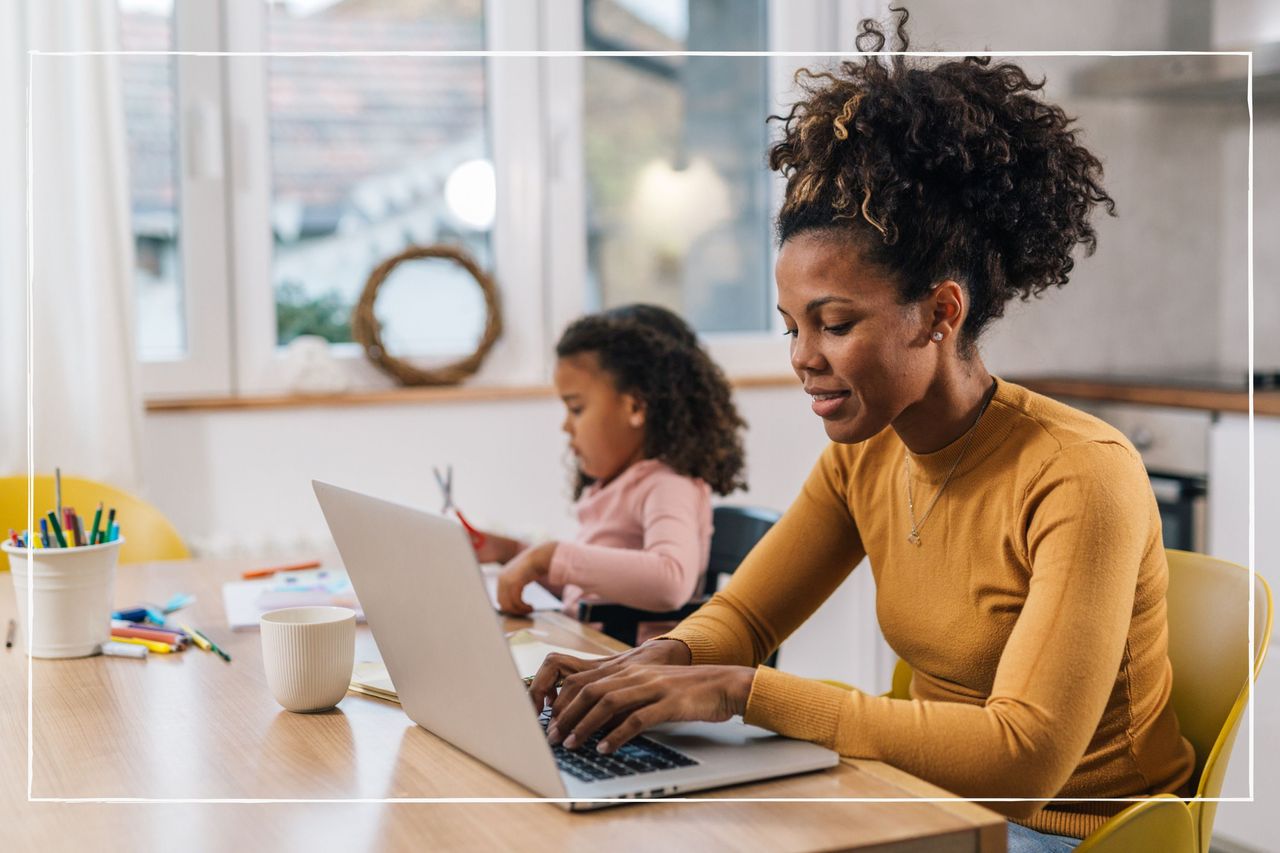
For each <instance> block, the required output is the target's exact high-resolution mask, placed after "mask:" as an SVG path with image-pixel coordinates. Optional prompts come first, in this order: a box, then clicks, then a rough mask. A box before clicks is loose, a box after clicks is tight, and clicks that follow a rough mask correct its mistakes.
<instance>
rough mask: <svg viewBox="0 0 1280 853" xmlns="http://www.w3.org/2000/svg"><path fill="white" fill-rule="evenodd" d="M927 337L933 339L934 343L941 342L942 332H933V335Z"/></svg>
mask: <svg viewBox="0 0 1280 853" xmlns="http://www.w3.org/2000/svg"><path fill="white" fill-rule="evenodd" d="M929 337H931V338H933V340H934V342H935V343H936V342H938V341H940V340H942V332H934V333H933V334H932V335H930V336H929Z"/></svg>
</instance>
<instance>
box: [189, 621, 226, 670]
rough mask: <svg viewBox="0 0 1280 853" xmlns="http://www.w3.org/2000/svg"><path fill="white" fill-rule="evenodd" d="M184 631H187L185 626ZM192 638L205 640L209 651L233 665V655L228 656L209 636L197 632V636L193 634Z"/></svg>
mask: <svg viewBox="0 0 1280 853" xmlns="http://www.w3.org/2000/svg"><path fill="white" fill-rule="evenodd" d="M184 629H185V626H184ZM192 636H194V637H199V638H201V639H202V640H204V641H205V642H206V643H208V644H209V651H211V652H213V653H214V654H215V655H217V656H218V657H220V658H222V659H223V660H224V661H226V662H227V663H231V655H229V654H227V653H226V652H224V651H223V650H222V649H221V648H219V647H218V644H217V643H215V642H214V641H213V640H210V639H209V635H208V634H202V633H200V632H199V631H196V632H195V634H193V635H192Z"/></svg>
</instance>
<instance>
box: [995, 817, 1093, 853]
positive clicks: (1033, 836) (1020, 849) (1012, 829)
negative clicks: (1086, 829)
mask: <svg viewBox="0 0 1280 853" xmlns="http://www.w3.org/2000/svg"><path fill="white" fill-rule="evenodd" d="M1079 843H1080V839H1079V838H1069V837H1067V836H1065V835H1046V834H1044V833H1043V832H1036V831H1035V830H1034V829H1027V828H1026V827H1025V826H1021V825H1019V824H1016V823H1013V822H1012V821H1010V822H1009V853H1069V851H1071V850H1075V849H1076V845H1078V844H1079Z"/></svg>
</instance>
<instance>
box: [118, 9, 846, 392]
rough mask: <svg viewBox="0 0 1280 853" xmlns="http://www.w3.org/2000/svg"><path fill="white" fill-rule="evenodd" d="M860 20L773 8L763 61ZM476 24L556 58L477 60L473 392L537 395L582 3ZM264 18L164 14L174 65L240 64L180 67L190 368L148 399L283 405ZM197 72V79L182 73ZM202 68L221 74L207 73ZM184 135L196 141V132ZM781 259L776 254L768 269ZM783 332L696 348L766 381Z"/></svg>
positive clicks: (581, 265) (560, 288) (776, 86)
mask: <svg viewBox="0 0 1280 853" xmlns="http://www.w3.org/2000/svg"><path fill="white" fill-rule="evenodd" d="M865 5H866V3H865V2H864V0H855V2H849V0H845V2H842V3H841V4H838V5H837V6H833V5H831V4H829V3H827V2H825V0H769V2H768V6H767V16H768V20H767V33H768V40H769V44H768V48H769V49H770V50H778V51H788V50H808V51H814V52H825V51H831V50H835V49H836V48H837V42H838V39H837V36H836V34H837V33H838V32H840V31H842V30H841V29H839V28H838V25H843V24H844V23H845V22H846V21H848V20H855V19H856V18H855V17H854V16H855V15H858V16H860V15H861V14H862V7H863V6H865ZM846 7H848V8H846ZM484 15H485V47H486V49H488V50H495V51H514V52H523V51H530V52H532V51H565V52H567V53H566V54H560V55H555V56H546V55H543V56H535V55H507V56H490V57H486V59H485V63H486V65H485V68H486V95H487V103H486V114H487V121H488V130H489V134H488V140H489V145H490V152H491V155H492V157H493V162H494V171H495V176H496V180H497V191H498V198H499V200H500V202H501V203H500V204H499V205H498V213H497V218H496V220H495V223H494V228H493V231H492V232H491V239H492V241H493V242H492V245H493V258H494V277H495V279H496V281H497V282H498V284H499V287H500V288H501V289H502V297H503V314H504V320H505V323H504V331H503V336H502V338H501V339H499V341H498V343H497V345H495V347H494V349H493V350H492V351H491V352H490V355H489V357H488V359H487V360H486V362H485V364H484V366H483V368H482V369H481V371H480V372H479V373H478V374H477V375H476V376H475V377H474V378H473V379H472V380H471V382H470V383H469V384H476V385H531V384H544V383H546V382H547V381H549V379H550V376H551V371H552V367H553V361H554V359H553V357H552V354H551V352H550V349H551V347H552V346H553V344H554V341H555V340H556V338H557V337H558V336H559V333H560V331H561V330H562V329H563V328H564V327H565V326H566V325H567V324H568V323H569V322H570V321H572V320H573V319H574V318H575V317H577V316H579V315H581V314H582V313H584V312H585V311H586V310H588V308H589V306H588V303H587V300H588V294H587V283H588V268H587V250H586V205H585V198H586V175H585V163H584V161H583V155H584V145H583V115H582V108H583V92H582V74H583V67H584V66H583V57H582V56H580V55H579V56H574V55H571V54H572V53H574V52H580V51H582V50H583V46H582V45H583V35H582V2H581V0H542V2H541V3H511V2H505V0H485V3H484ZM266 16H267V7H266V4H265V3H260V2H235V0H214V2H199V0H197V2H192V0H175V33H177V36H176V42H177V43H176V44H175V50H179V51H195V50H206V51H226V52H231V53H238V54H248V55H240V56H234V57H226V58H222V59H221V60H220V61H215V60H210V59H209V58H205V57H188V56H179V57H176V59H177V60H178V61H179V65H178V67H179V69H180V71H181V73H180V74H179V110H178V113H177V114H178V116H179V118H178V121H179V128H178V129H177V132H178V134H179V139H180V149H181V152H182V153H181V157H180V159H181V161H182V163H183V168H182V171H181V173H180V174H181V188H180V193H181V199H182V204H181V214H182V224H181V225H180V230H179V234H180V235H188V234H199V235H200V236H201V239H200V240H198V241H197V240H190V239H186V240H181V244H180V245H181V251H182V263H183V286H184V306H185V308H186V321H187V335H188V344H189V357H188V358H187V359H185V360H183V361H180V362H171V363H155V362H144V363H143V371H142V372H143V388H144V392H145V393H146V395H147V396H148V397H153V398H154V397H171V396H186V397H192V396H205V395H208V396H256V395H265V394H275V393H280V392H283V391H286V390H287V388H286V387H285V384H286V374H285V365H284V362H283V359H282V358H281V355H280V350H279V348H278V347H277V346H276V328H275V294H274V288H272V287H270V286H263V284H262V282H263V281H264V280H266V281H268V282H269V281H270V279H271V261H272V238H271V228H270V203H271V202H270V199H271V188H270V141H269V134H268V118H267V102H266V69H267V58H266V57H264V56H263V55H262V53H263V52H264V51H265V44H266V25H267V17H266ZM195 59H202V60H205V63H206V64H205V65H204V66H200V65H198V64H196V63H193V62H191V61H184V60H195ZM802 64H810V62H809V60H807V59H806V58H805V57H790V56H789V57H770V61H769V72H768V75H769V100H770V103H769V104H768V111H769V112H778V111H779V110H781V109H783V108H784V106H785V104H786V103H788V102H789V99H790V98H789V96H790V93H791V92H792V89H793V74H794V69H795V68H797V67H799V66H800V65H802ZM209 66H214V67H218V68H220V73H217V74H213V73H210V71H209ZM193 116H199V117H200V118H199V119H198V120H193V119H192V117H193ZM762 119H763V116H762ZM196 121H198V122H200V123H199V124H195V122H196ZM193 124H195V127H196V128H197V129H199V135H195V134H193V133H192V132H191V131H192V129H193V127H192V126H193ZM211 125H212V126H211ZM201 158H203V159H201ZM210 163H220V164H221V168H220V169H219V168H217V167H216V166H213V167H211V166H209V164H210ZM201 164H204V169H205V171H204V172H200V171H199V168H200V165H201ZM224 175H225V180H223V176H224ZM783 189H784V183H783V181H782V179H781V178H780V177H779V176H776V175H775V176H773V177H772V178H771V185H770V190H769V192H770V202H771V205H772V208H771V209H772V210H776V209H777V205H778V204H779V203H780V202H781V199H782V193H783ZM762 237H763V238H765V239H769V235H762ZM776 253H777V247H776V246H775V245H773V244H772V240H771V241H770V255H769V265H770V268H772V265H773V262H774V261H775V260H776ZM197 318H198V322H197ZM782 330H783V326H782V322H781V319H780V318H779V317H778V316H777V315H773V321H772V325H771V328H769V329H767V330H760V331H753V332H708V333H702V334H701V338H702V340H703V342H704V344H705V345H706V346H707V349H708V351H709V352H710V353H711V355H712V357H713V358H715V359H716V360H717V361H718V362H719V363H720V364H721V365H722V366H724V368H725V370H726V373H727V374H728V375H729V376H731V377H748V376H762V375H765V376H768V375H773V376H776V375H783V374H787V373H789V367H788V365H787V362H786V360H785V353H786V348H785V344H784V343H783V342H782V340H781V332H782ZM333 354H334V358H335V361H336V362H337V363H339V364H340V365H341V366H342V367H343V369H344V370H345V371H346V373H347V377H348V387H349V388H351V389H352V390H363V389H377V388H388V387H393V386H394V383H393V382H392V380H391V379H390V378H388V377H387V376H385V375H384V374H382V373H381V372H380V371H378V370H377V369H376V368H375V367H374V366H373V365H372V364H370V363H369V362H368V361H367V360H366V359H365V358H364V357H363V356H362V354H361V353H360V352H359V350H358V348H357V347H354V346H350V345H340V346H335V347H334V349H333Z"/></svg>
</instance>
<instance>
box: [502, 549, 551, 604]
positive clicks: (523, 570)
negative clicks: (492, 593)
mask: <svg viewBox="0 0 1280 853" xmlns="http://www.w3.org/2000/svg"><path fill="white" fill-rule="evenodd" d="M555 553H556V543H555V542H543V543H542V544H541V545H535V546H533V547H532V548H525V549H524V550H523V551H521V552H520V553H519V554H517V555H516V556H515V557H514V558H512V559H511V560H510V561H509V562H508V563H507V565H506V568H504V569H503V570H502V574H500V575H498V609H499V610H501V611H502V612H503V613H510V614H512V615H513V616H527V615H529V614H530V613H532V612H533V608H532V607H530V606H529V605H528V604H525V602H524V598H522V597H521V595H520V593H521V592H523V591H524V588H525V587H526V586H528V585H529V584H531V583H533V582H534V581H539V580H542V579H543V578H545V577H546V576H547V573H548V572H550V571H551V558H552V557H553V556H555Z"/></svg>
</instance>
